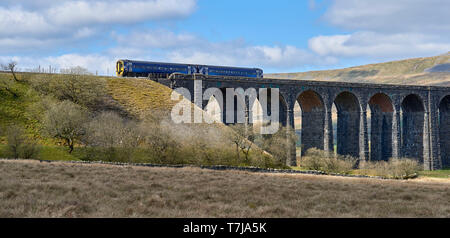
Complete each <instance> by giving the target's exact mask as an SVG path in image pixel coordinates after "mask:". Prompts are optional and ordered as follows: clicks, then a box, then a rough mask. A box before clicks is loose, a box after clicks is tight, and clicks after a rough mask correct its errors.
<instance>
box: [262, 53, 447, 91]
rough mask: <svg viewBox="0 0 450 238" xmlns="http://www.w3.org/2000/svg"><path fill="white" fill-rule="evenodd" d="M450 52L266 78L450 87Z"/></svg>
mask: <svg viewBox="0 0 450 238" xmlns="http://www.w3.org/2000/svg"><path fill="white" fill-rule="evenodd" d="M449 65H450V52H448V53H446V54H443V55H439V56H434V57H424V58H414V59H406V60H399V61H392V62H385V63H379V64H369V65H363V66H356V67H350V68H345V69H337V70H322V71H309V72H301V73H276V74H266V75H265V77H267V78H283V79H298V80H321V81H344V82H365V83H386V84H409V85H436V86H450V66H449Z"/></svg>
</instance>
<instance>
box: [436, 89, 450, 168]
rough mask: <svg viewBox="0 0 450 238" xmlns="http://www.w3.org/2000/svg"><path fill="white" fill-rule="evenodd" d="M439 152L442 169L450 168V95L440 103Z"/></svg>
mask: <svg viewBox="0 0 450 238" xmlns="http://www.w3.org/2000/svg"><path fill="white" fill-rule="evenodd" d="M438 111H439V117H438V122H439V123H438V124H439V142H440V143H439V144H440V146H439V150H440V155H441V161H442V167H444V168H448V167H450V140H449V139H448V136H449V135H450V95H447V96H445V97H444V98H442V100H441V101H440V102H439V107H438Z"/></svg>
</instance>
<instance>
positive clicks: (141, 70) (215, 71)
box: [116, 60, 263, 78]
mask: <svg viewBox="0 0 450 238" xmlns="http://www.w3.org/2000/svg"><path fill="white" fill-rule="evenodd" d="M116 73H117V76H118V77H164V78H165V77H168V76H169V75H170V74H172V73H181V74H195V73H198V74H204V75H213V76H237V77H250V78H262V77H263V71H262V69H258V68H240V67H225V66H212V65H195V64H173V63H160V62H147V61H134V60H118V61H117V64H116Z"/></svg>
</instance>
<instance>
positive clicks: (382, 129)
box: [163, 75, 450, 170]
mask: <svg viewBox="0 0 450 238" xmlns="http://www.w3.org/2000/svg"><path fill="white" fill-rule="evenodd" d="M194 80H201V82H202V90H206V89H208V88H213V87H214V88H219V89H220V90H221V91H222V92H223V96H224V98H225V96H226V90H225V89H226V88H234V89H236V88H242V89H244V90H246V89H248V88H255V89H256V90H257V92H259V89H261V88H263V89H267V90H268V92H269V94H270V91H271V90H272V89H273V88H278V89H279V101H280V107H279V108H280V109H279V115H280V122H281V124H282V125H283V126H288V128H295V127H294V105H295V102H298V103H299V105H300V107H301V110H302V114H301V115H302V116H301V117H302V130H301V138H302V140H301V145H302V152H305V151H306V150H308V149H309V148H313V147H315V148H319V149H323V150H326V151H333V150H334V144H336V145H337V153H338V154H342V155H351V156H355V157H357V158H359V159H360V160H372V161H376V160H388V159H389V158H390V157H394V158H400V157H409V158H416V159H417V160H419V162H420V163H422V164H423V166H424V169H425V170H434V169H440V168H443V167H448V166H450V138H449V137H450V87H437V86H410V85H391V84H367V83H345V82H331V81H306V80H283V79H268V78H264V79H256V78H240V77H239V78H237V77H217V76H205V75H172V76H171V80H170V81H168V80H166V81H165V83H166V84H168V85H169V84H170V85H171V86H172V87H173V88H178V87H184V88H187V89H188V90H189V91H190V92H191V95H194ZM163 83H164V82H163ZM197 90H198V89H197ZM269 98H270V97H269ZM245 101H246V103H248V101H249V100H245ZM207 103H208V100H204V101H203V102H202V106H203V108H205V107H206V105H207ZM269 103H270V102H269ZM333 104H334V105H335V106H336V109H337V131H336V135H335V136H334V135H333V124H332V106H333ZM224 106H225V105H224ZM251 108H252V105H248V104H247V105H245V109H246V113H252V112H251ZM367 108H370V113H371V115H370V118H371V120H370V124H371V125H370V128H371V132H370V138H368V137H369V132H368V120H367V118H368V115H367V113H368V112H367ZM268 113H269V114H270V113H271V112H268ZM247 115H248V114H247ZM222 117H223V118H226V115H225V112H224V113H222ZM246 118H248V117H246ZM249 123H251V122H249ZM334 138H336V140H337V141H336V142H335V141H334ZM369 141H370V143H369ZM287 153H288V154H289V157H288V158H290V159H288V161H287V163H288V165H295V164H296V149H295V145H293V146H291V147H290V148H287Z"/></svg>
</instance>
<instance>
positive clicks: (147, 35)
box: [113, 29, 205, 49]
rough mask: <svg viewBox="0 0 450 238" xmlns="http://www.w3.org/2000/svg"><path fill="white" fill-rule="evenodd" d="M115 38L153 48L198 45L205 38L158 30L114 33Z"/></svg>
mask: <svg viewBox="0 0 450 238" xmlns="http://www.w3.org/2000/svg"><path fill="white" fill-rule="evenodd" d="M113 38H115V39H116V40H117V42H118V43H119V44H122V45H127V46H132V47H143V48H144V47H152V48H163V49H167V48H177V47H187V46H189V47H193V46H198V45H200V44H201V42H203V41H205V40H204V39H202V38H200V37H198V36H196V35H194V34H189V33H180V34H175V33H174V32H171V31H168V30H165V29H158V30H141V31H134V32H132V33H130V34H127V35H117V34H113Z"/></svg>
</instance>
